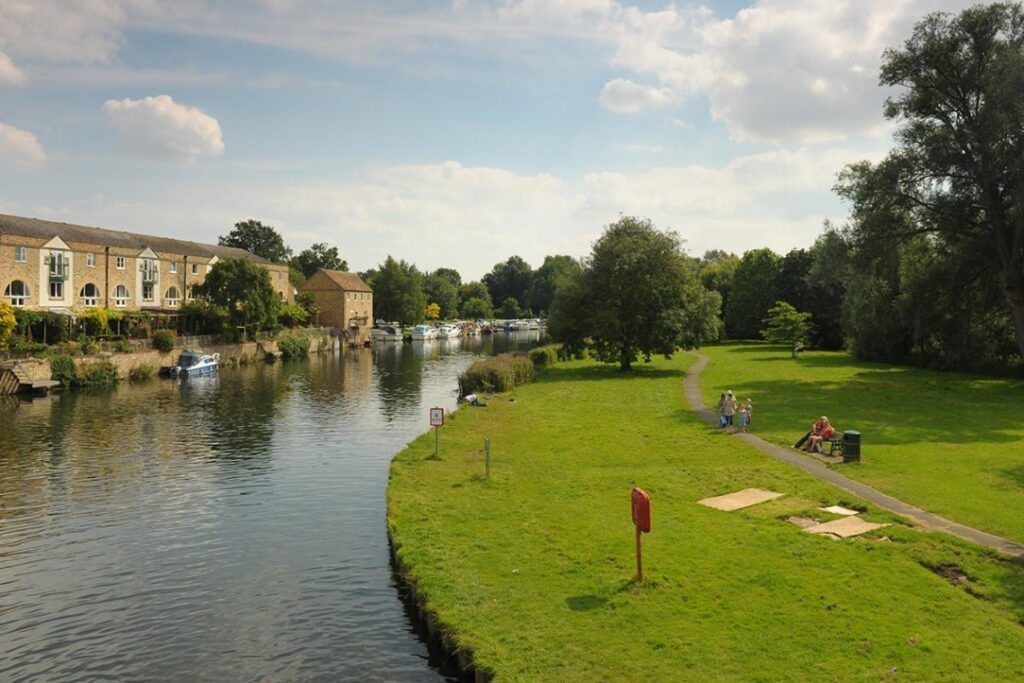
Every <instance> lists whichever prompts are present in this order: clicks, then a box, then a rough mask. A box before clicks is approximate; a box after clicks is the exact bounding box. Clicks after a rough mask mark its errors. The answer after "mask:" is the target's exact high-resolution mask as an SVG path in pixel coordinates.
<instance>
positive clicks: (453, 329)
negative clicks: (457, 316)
mask: <svg viewBox="0 0 1024 683" xmlns="http://www.w3.org/2000/svg"><path fill="white" fill-rule="evenodd" d="M434 331H435V332H436V333H437V338H438V339H451V338H453V337H460V336H462V331H461V330H460V329H459V326H458V325H438V326H437V327H436V328H434Z"/></svg>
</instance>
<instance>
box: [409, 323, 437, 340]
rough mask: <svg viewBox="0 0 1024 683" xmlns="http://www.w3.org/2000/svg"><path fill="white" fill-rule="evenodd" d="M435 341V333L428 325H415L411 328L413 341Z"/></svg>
mask: <svg viewBox="0 0 1024 683" xmlns="http://www.w3.org/2000/svg"><path fill="white" fill-rule="evenodd" d="M432 339H437V331H436V330H435V329H434V328H433V327H431V326H430V325H417V326H416V327H414V328H412V340H413V341H430V340H432Z"/></svg>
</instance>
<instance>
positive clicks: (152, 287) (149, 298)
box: [142, 282, 156, 303]
mask: <svg viewBox="0 0 1024 683" xmlns="http://www.w3.org/2000/svg"><path fill="white" fill-rule="evenodd" d="M147 287H149V296H147V295H146V288H147ZM142 300H143V301H144V302H146V303H153V301H155V300H156V285H154V284H152V283H149V282H146V283H143V285H142Z"/></svg>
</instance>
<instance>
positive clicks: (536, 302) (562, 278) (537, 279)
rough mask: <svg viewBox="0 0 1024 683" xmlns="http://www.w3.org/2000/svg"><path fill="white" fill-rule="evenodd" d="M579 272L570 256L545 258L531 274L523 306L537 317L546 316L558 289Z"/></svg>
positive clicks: (576, 262)
mask: <svg viewBox="0 0 1024 683" xmlns="http://www.w3.org/2000/svg"><path fill="white" fill-rule="evenodd" d="M580 272H582V267H581V266H580V263H579V261H577V260H576V259H574V258H573V257H571V256H562V255H556V256H545V257H544V263H543V264H542V265H541V267H540V268H538V269H537V271H536V272H535V273H534V274H533V279H532V281H531V282H530V291H529V295H528V296H527V302H524V305H527V306H529V307H530V308H531V309H532V310H533V312H534V313H536V314H537V315H547V313H548V311H550V310H551V302H552V301H554V300H555V291H556V290H557V289H558V287H559V286H561V285H562V284H564V283H565V282H567V281H568V280H570V279H572V278H573V277H576V276H577V275H579V274H580Z"/></svg>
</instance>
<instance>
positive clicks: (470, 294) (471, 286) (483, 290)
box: [459, 280, 494, 318]
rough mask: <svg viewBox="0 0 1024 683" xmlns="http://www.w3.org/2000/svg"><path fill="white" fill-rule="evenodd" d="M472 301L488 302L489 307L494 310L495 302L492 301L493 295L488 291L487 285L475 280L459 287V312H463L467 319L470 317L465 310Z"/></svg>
mask: <svg viewBox="0 0 1024 683" xmlns="http://www.w3.org/2000/svg"><path fill="white" fill-rule="evenodd" d="M470 299H483V300H484V301H486V302H487V305H488V306H490V307H492V308H493V307H494V300H493V299H491V293H490V292H489V291H487V285H485V284H484V283H482V282H478V281H475V280H474V281H473V282H467V283H466V284H464V285H462V286H461V287H459V310H460V311H462V315H463V316H464V317H466V318H468V317H470V316H469V315H467V314H466V312H465V310H464V308H465V306H466V303H467V302H468V301H469V300H470Z"/></svg>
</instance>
